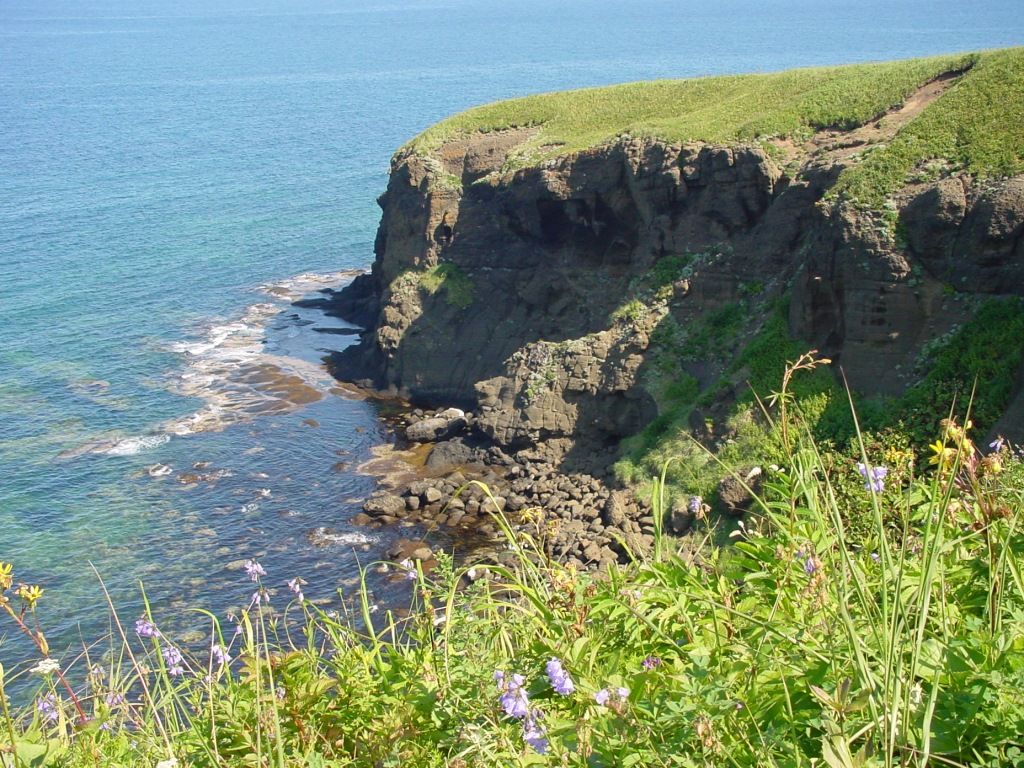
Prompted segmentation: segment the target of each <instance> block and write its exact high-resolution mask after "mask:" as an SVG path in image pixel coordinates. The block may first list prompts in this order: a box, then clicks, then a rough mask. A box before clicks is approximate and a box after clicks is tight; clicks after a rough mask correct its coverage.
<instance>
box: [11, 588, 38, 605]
mask: <svg viewBox="0 0 1024 768" xmlns="http://www.w3.org/2000/svg"><path fill="white" fill-rule="evenodd" d="M43 591H44V590H43V588H42V587H40V586H36V585H33V586H31V587H30V586H29V585H28V584H19V585H18V589H17V590H15V592H14V594H16V595H17V596H18V597H20V598H21V599H22V600H24V601H25V602H26V603H27V604H28V607H29V608H35V607H36V602H38V600H39V598H41V597H42V596H43Z"/></svg>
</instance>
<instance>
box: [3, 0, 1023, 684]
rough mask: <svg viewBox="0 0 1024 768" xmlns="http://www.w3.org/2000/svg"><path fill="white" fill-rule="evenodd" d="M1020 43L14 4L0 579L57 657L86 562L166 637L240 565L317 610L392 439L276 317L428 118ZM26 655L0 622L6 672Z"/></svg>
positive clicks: (661, 18)
mask: <svg viewBox="0 0 1024 768" xmlns="http://www.w3.org/2000/svg"><path fill="white" fill-rule="evenodd" d="M1022 43H1024V16H1022V14H1021V13H1020V4H1019V0H990V1H986V2H977V3H964V2H962V0H955V1H954V0H930V1H927V2H924V1H921V2H910V1H909V0H829V2H821V1H820V0H815V1H813V2H812V1H811V0H773V2H770V3H765V2H753V0H714V1H711V0H671V1H666V0H629V2H621V1H620V2H608V0H586V1H585V0H544V1H543V2H542V1H541V0H515V2H507V1H506V2H499V1H497V0H392V1H391V2H388V1H384V2H356V1H350V0H202V2H200V1H199V0H179V2H175V3H167V2H155V0H63V1H62V0H5V2H4V3H2V4H0V417H2V421H0V425H2V427H0V561H11V562H13V563H14V564H15V566H16V568H17V571H18V575H19V576H20V578H21V579H23V580H25V581H28V582H33V583H35V582H38V583H40V584H42V585H43V586H45V587H46V589H47V592H46V595H45V597H44V600H43V601H42V603H41V610H42V617H43V625H44V628H45V629H46V630H47V631H48V633H49V634H50V637H51V641H52V643H53V645H54V648H55V649H56V650H57V651H58V652H59V651H62V650H64V649H66V648H69V647H70V648H74V647H80V644H81V641H82V640H83V639H85V640H87V641H88V640H91V639H93V638H95V637H97V636H98V635H100V634H102V633H103V632H106V631H107V630H108V628H109V624H108V619H107V612H106V608H105V605H104V598H103V593H102V591H101V589H100V587H99V582H98V578H97V573H98V574H99V575H100V576H102V578H103V579H104V581H105V583H106V585H107V587H108V588H109V590H110V592H111V594H112V596H113V599H114V601H115V603H116V604H117V606H118V608H119V609H120V610H121V611H122V614H123V616H124V617H125V618H126V619H129V620H130V619H132V618H134V617H135V616H136V615H138V612H139V610H140V606H141V602H140V598H139V589H138V585H139V583H140V582H143V583H145V585H146V591H147V595H148V597H149V599H150V602H151V604H152V605H153V609H154V611H155V612H156V614H157V616H158V618H160V619H161V620H162V621H166V622H167V623H168V625H170V626H174V627H177V628H180V629H181V630H182V631H184V630H185V629H189V628H191V627H192V625H193V624H194V623H195V622H196V621H197V618H196V616H195V614H191V613H189V611H188V609H189V608H190V607H195V606H204V607H210V608H212V609H213V610H215V611H217V612H218V613H224V612H226V611H228V610H230V609H232V608H237V607H239V606H241V605H243V604H244V603H245V602H246V600H247V599H248V596H249V594H250V593H251V591H252V585H251V584H249V583H248V582H247V581H246V580H245V577H244V574H243V573H242V572H241V571H240V564H241V562H242V561H243V560H244V559H246V558H249V557H258V558H259V559H261V561H262V562H263V564H264V566H265V567H266V569H267V571H268V573H269V576H268V583H270V584H271V585H273V586H275V587H276V588H278V589H279V590H281V594H280V597H279V598H277V599H278V600H279V601H280V602H282V603H283V601H284V600H285V599H286V598H285V595H284V589H283V585H284V582H285V580H286V579H289V578H291V577H294V576H302V577H303V578H305V579H306V580H307V581H308V582H309V586H308V587H307V588H306V594H307V596H309V597H313V598H317V599H324V600H332V599H336V598H335V590H336V589H337V588H338V587H339V586H346V585H348V586H349V587H350V586H351V584H352V580H353V578H354V577H355V575H356V573H357V568H358V565H359V563H368V562H371V561H373V560H374V559H376V558H379V557H380V556H381V554H382V549H383V548H385V547H386V546H387V545H388V543H389V542H390V541H391V540H392V539H393V538H394V537H396V536H398V535H406V534H408V533H409V531H404V530H399V531H383V532H381V531H367V530H363V529H357V528H354V527H352V526H351V525H350V524H349V519H350V518H351V516H352V515H353V514H354V513H355V512H356V511H358V508H359V500H360V499H361V498H363V497H365V496H366V494H367V493H369V492H370V491H372V490H373V488H374V485H375V481H374V479H373V478H372V477H369V476H368V475H366V474H362V473H360V472H358V471H356V468H357V467H358V466H359V465H360V464H361V463H362V462H363V461H365V460H366V459H368V458H369V457H370V456H371V453H372V451H373V450H374V446H379V445H381V444H387V443H388V441H389V439H390V437H389V434H388V430H387V428H386V427H385V426H384V424H383V423H382V422H381V420H380V419H379V414H378V412H377V410H376V407H375V406H374V405H373V404H372V403H370V402H367V401H363V400H359V399H355V398H353V397H351V396H350V395H348V394H346V393H345V392H343V391H342V390H340V389H338V388H337V387H335V386H333V383H332V382H331V381H330V380H329V379H328V378H327V376H326V375H325V373H324V371H323V368H322V366H321V365H320V357H321V356H322V355H323V354H324V353H325V352H326V351H327V350H330V349H337V348H340V347H341V346H343V345H344V344H346V343H348V342H349V341H350V340H351V336H348V335H345V334H344V333H337V332H333V333H332V332H325V329H326V330H327V331H330V330H332V329H333V330H334V331H337V330H340V329H343V328H344V323H340V322H339V321H337V320H332V319H330V318H326V317H324V316H323V315H322V314H320V313H319V312H317V311H316V310H309V309H301V310H300V309H296V308H294V307H292V306H290V303H289V302H290V300H291V299H294V298H297V297H299V296H302V295H307V294H310V293H313V292H315V291H316V290H318V289H320V288H323V287H327V286H336V285H340V284H342V283H343V282H344V281H345V280H346V279H348V277H349V274H348V273H347V271H348V270H354V269H356V270H357V269H362V268H365V267H367V266H368V265H369V263H370V261H371V259H372V244H373V236H374V231H375V228H376V225H377V221H378V216H379V210H378V209H377V207H376V204H375V199H376V197H377V196H378V195H379V194H380V193H381V192H382V191H383V190H384V187H385V184H386V180H387V170H388V163H389V158H390V155H391V153H392V152H393V151H394V149H395V148H397V147H398V146H399V145H401V144H402V143H403V142H404V141H406V140H407V139H409V138H410V137H412V136H413V135H415V134H416V133H417V132H419V131H420V130H422V129H423V128H425V127H426V126H428V125H429V124H431V123H432V122H434V121H436V120H438V119H440V118H442V117H444V116H446V115H448V114H450V113H452V112H454V111H458V110H461V109H464V108H466V107H469V106H472V105H474V104H479V103H483V102H487V101H492V100H495V99H499V98H506V97H511V96H517V95H523V94H528V93H533V92H538V91H544V90H554V89H562V88H572V87H582V86H590V85H600V84H606V83H614V82H625V81H629V80H637V79H647V78H661V77H687V76H695V75H704V74H716V73H731V72H750V71H768V70H775V69H783V68H788V67H795V66H809V65H822V64H838V63H845V62H855V61H866V60H879V59H891V58H899V57H908V56H918V55H930V54H939V53H946V52H951V51H959V50H973V49H979V48H994V47H1004V46H1011V45H1020V44H1022ZM297 276H302V277H297ZM318 528H327V529H329V531H330V532H331V537H329V538H328V540H327V542H326V546H315V545H314V544H312V543H311V542H310V539H309V534H310V532H311V531H314V530H316V529H318ZM322 543H323V542H322ZM374 587H375V589H376V590H377V593H378V595H379V597H380V599H381V600H382V601H385V602H387V601H401V600H402V599H403V593H402V590H403V589H405V587H404V586H403V585H401V584H393V583H391V582H388V581H387V580H385V579H380V580H378V581H377V582H375V583H374ZM26 652H27V649H26V647H25V644H24V642H23V641H21V640H19V639H18V638H16V637H15V636H14V633H13V632H12V631H11V630H10V628H9V627H5V625H3V624H2V623H0V661H2V662H3V663H5V664H10V663H12V662H14V661H17V660H19V659H23V658H25V654H26Z"/></svg>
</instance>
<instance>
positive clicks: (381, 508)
mask: <svg viewBox="0 0 1024 768" xmlns="http://www.w3.org/2000/svg"><path fill="white" fill-rule="evenodd" d="M363 511H364V512H366V514H368V515H373V516H374V517H377V516H380V515H390V516H393V517H397V516H398V515H401V514H402V513H403V512H404V511H405V499H403V498H401V497H400V496H395V495H393V494H390V493H375V494H373V495H372V496H370V498H368V499H367V500H366V501H365V502H364V503H363Z"/></svg>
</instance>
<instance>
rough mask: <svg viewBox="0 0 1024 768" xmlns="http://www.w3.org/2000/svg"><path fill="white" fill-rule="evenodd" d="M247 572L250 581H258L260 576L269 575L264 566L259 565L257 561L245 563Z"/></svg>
mask: <svg viewBox="0 0 1024 768" xmlns="http://www.w3.org/2000/svg"><path fill="white" fill-rule="evenodd" d="M245 572H246V574H247V575H248V576H249V580H250V581H258V580H259V578H260V576H266V575H267V572H266V571H265V570H264V569H263V566H262V565H260V564H259V563H257V562H256V561H255V560H246V561H245Z"/></svg>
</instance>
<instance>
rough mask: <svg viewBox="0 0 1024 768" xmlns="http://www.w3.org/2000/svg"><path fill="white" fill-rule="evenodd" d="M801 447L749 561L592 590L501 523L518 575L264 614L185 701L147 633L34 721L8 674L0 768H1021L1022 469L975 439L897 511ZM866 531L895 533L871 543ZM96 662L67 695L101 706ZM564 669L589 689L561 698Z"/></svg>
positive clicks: (509, 571)
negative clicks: (329, 608)
mask: <svg viewBox="0 0 1024 768" xmlns="http://www.w3.org/2000/svg"><path fill="white" fill-rule="evenodd" d="M795 426H797V427H799V426H800V424H799V422H796V423H795ZM803 426H804V427H806V425H803ZM795 434H796V439H795V441H794V444H793V448H792V450H791V451H789V452H786V453H785V454H784V455H783V456H782V457H781V463H780V468H779V469H778V470H769V471H768V472H767V476H766V480H765V485H764V489H763V491H762V494H761V497H760V503H761V507H762V512H761V513H760V514H756V515H753V516H751V517H749V518H748V519H747V521H746V525H745V526H744V528H743V529H742V530H741V531H739V532H738V535H737V536H735V537H734V538H733V540H732V542H731V543H730V544H728V545H726V546H714V545H712V544H711V543H710V540H711V539H712V538H713V537H714V534H715V531H714V530H713V529H709V528H704V529H701V530H700V531H699V533H698V535H697V541H696V546H695V547H694V546H689V547H686V548H679V549H677V548H676V547H675V545H674V544H673V542H672V541H671V540H668V539H666V538H665V537H664V536H663V535H662V536H660V537H659V539H658V541H657V545H656V547H655V548H654V551H653V552H651V553H649V554H642V553H636V554H637V559H636V560H635V562H633V563H632V564H631V565H629V566H623V567H613V568H611V569H610V570H609V571H608V572H607V573H605V574H601V575H591V574H585V573H584V574H581V573H578V572H576V571H574V570H569V569H566V568H563V567H562V566H560V565H558V564H557V563H555V562H552V561H551V560H550V559H548V557H547V556H546V555H545V552H546V551H547V543H546V538H547V536H548V535H549V522H546V521H544V520H542V519H536V518H535V522H524V523H522V524H512V523H510V522H509V521H508V520H507V519H505V518H501V517H498V518H496V519H497V520H498V523H499V525H500V526H501V527H502V530H503V532H504V534H505V537H506V540H507V544H508V547H509V548H510V550H511V552H512V553H513V556H512V557H511V558H510V560H509V562H508V564H507V565H504V566H494V565H488V566H481V565H475V566H474V565H466V566H462V567H458V566H456V565H455V564H453V562H452V560H451V559H450V558H448V557H445V556H442V557H441V558H440V559H439V563H438V567H437V568H436V569H435V570H433V571H432V572H429V573H427V572H424V570H423V569H422V568H421V567H420V566H419V565H418V564H414V565H412V566H411V570H409V571H408V573H409V574H410V575H411V576H412V579H411V580H410V581H408V582H405V583H408V585H409V587H408V589H409V594H410V601H411V606H410V609H409V610H408V611H407V612H406V611H402V612H399V613H392V612H380V613H374V612H372V611H371V610H370V604H371V597H370V596H369V594H368V592H367V590H366V588H365V584H364V585H363V587H362V588H361V589H358V590H356V591H355V592H354V593H353V594H352V595H349V597H351V598H354V600H353V601H352V602H351V603H350V605H351V611H349V612H342V613H341V614H340V615H339V614H335V613H333V612H326V611H324V610H321V609H320V608H318V607H316V606H315V605H313V604H311V603H308V602H299V601H297V600H293V601H292V602H291V603H290V604H289V605H288V606H287V608H286V610H287V611H289V612H290V613H291V615H292V616H297V617H298V618H299V622H298V626H295V624H292V625H291V626H290V629H289V630H288V631H285V624H284V622H283V616H282V614H281V613H280V611H281V610H282V608H283V607H284V605H285V600H284V599H283V598H282V599H278V598H275V600H274V606H275V608H274V609H260V608H259V607H257V606H254V605H250V606H249V607H248V608H247V609H246V610H245V611H243V612H242V613H241V614H240V616H239V622H238V626H239V627H240V628H241V631H240V632H239V633H238V634H237V635H236V636H234V639H230V638H231V637H232V635H231V633H227V632H226V633H224V635H223V636H222V635H221V631H220V627H219V624H218V622H217V620H216V619H215V618H214V617H213V616H212V615H211V616H210V635H209V638H208V644H207V645H206V648H205V649H203V648H199V649H196V650H195V652H194V653H188V652H187V651H185V649H180V648H179V650H180V651H182V653H183V655H184V660H183V662H182V666H183V672H182V674H177V675H176V674H172V671H171V669H170V668H169V666H168V664H167V663H166V658H167V656H168V653H169V652H170V649H171V648H175V647H177V646H176V645H175V642H174V638H172V637H169V636H165V635H162V634H160V635H157V636H155V637H152V638H140V637H137V636H136V635H135V633H134V632H133V631H132V625H131V622H127V626H126V627H125V630H126V633H127V635H126V636H122V635H120V633H118V632H116V631H115V633H114V634H113V636H112V637H111V638H109V639H107V640H105V641H100V642H98V643H93V644H91V645H90V650H89V654H90V655H89V657H88V658H85V659H83V660H81V661H80V662H79V664H80V665H82V666H85V667H87V668H89V667H90V666H91V665H93V664H95V667H92V671H91V672H90V673H89V675H88V677H87V679H84V680H83V681H82V682H80V683H76V684H75V685H74V690H72V691H71V692H69V691H68V690H67V689H65V688H64V687H63V686H62V685H61V684H60V682H59V681H58V679H57V678H56V677H54V673H52V672H51V673H49V675H47V674H43V675H40V676H37V677H35V678H34V679H35V680H36V681H37V682H35V683H34V686H33V687H34V688H35V696H36V699H35V702H34V704H35V705H33V706H28V707H26V708H24V709H12V708H11V707H10V706H8V705H7V703H6V701H5V699H4V696H3V687H4V685H5V684H7V683H10V682H11V681H12V680H15V679H17V678H19V677H20V676H21V675H24V674H26V673H25V672H24V670H16V669H10V668H8V669H6V670H4V669H2V668H0V704H3V706H2V707H0V765H3V766H5V768H28V767H29V766H31V767H32V768H37V767H39V766H61V767H62V768H85V767H86V766H90V767H93V766H110V767H111V768H121V767H124V768H127V767H128V766H140V765H144V766H157V765H162V766H169V765H175V766H177V767H178V768H185V767H186V766H188V767H189V768H214V767H216V768H235V767H236V766H237V767H238V768H242V767H243V766H247V767H248V766H259V767H260V768H262V767H263V766H266V767H267V768H299V767H300V766H311V767H312V768H342V767H347V766H380V767H381V768H399V767H400V766H401V767H402V768H442V766H452V767H455V768H477V767H480V768H484V767H485V766H486V767H487V768H490V767H491V766H494V765H507V766H520V767H525V766H565V767H567V768H605V767H606V768H612V767H613V766H615V767H617V766H632V767H634V768H647V767H648V766H650V767H651V768H654V767H657V768H664V767H665V766H673V767H674V768H705V767H706V766H717V765H731V766H764V767H766V768H813V767H814V766H829V767H830V768H840V767H843V768H845V767H846V766H850V767H852V766H858V767H863V768H897V766H921V767H922V768H925V767H927V766H935V768H938V767H939V766H947V765H956V766H966V767H970V768H994V767H995V766H1021V765H1024V751H1022V743H1021V734H1022V733H1024V700H1022V699H1021V696H1020V691H1021V690H1022V688H1024V532H1022V528H1021V524H1022V523H1024V520H1022V509H1024V466H1022V465H1021V463H1020V461H1019V459H1016V458H1014V457H1013V456H1012V455H1011V452H1010V450H1009V449H1008V448H1004V449H1002V451H1001V453H1000V454H999V461H1000V463H1001V467H1000V468H998V469H999V471H997V468H996V466H995V465H994V464H993V460H992V459H991V457H989V458H986V459H985V460H984V461H980V462H979V461H978V459H980V458H981V457H980V456H978V454H977V453H976V452H975V449H974V447H973V446H972V445H971V444H970V443H967V442H966V441H964V439H963V437H964V435H963V433H961V432H959V431H951V432H947V433H946V434H945V435H944V436H941V437H942V438H943V440H944V443H945V446H946V449H947V451H948V452H949V453H948V456H949V462H948V463H947V464H944V465H941V466H939V467H936V468H933V469H930V470H929V471H927V472H926V473H924V474H922V475H918V476H911V475H909V474H907V473H901V472H899V471H897V468H896V467H895V466H891V467H890V474H889V475H888V477H887V478H886V481H885V487H884V489H883V490H882V492H881V494H875V493H872V492H869V491H867V490H865V489H863V487H861V488H860V490H859V493H856V494H850V495H840V494H837V493H836V487H837V484H839V483H846V482H849V481H850V480H851V477H852V482H853V483H854V484H855V485H859V484H860V479H859V476H858V475H857V473H856V470H855V469H854V468H853V466H852V464H853V462H855V461H863V462H865V463H867V464H869V465H871V466H878V465H880V464H883V463H887V462H888V459H887V458H886V456H884V455H882V454H879V453H875V452H874V451H873V449H872V447H871V446H870V445H869V444H868V443H864V442H859V441H858V442H857V444H856V451H855V452H854V453H852V454H850V455H849V456H847V457H846V459H847V463H839V464H832V463H828V462H826V461H823V459H822V456H821V454H820V452H819V451H818V447H817V446H816V444H815V443H814V441H813V440H811V439H810V438H809V437H808V431H807V429H806V428H804V429H799V428H798V429H797V430H796V432H795ZM657 490H658V483H657V482H656V483H655V491H657ZM654 498H655V516H656V519H658V520H660V519H661V518H662V516H663V514H664V507H663V506H662V505H661V504H660V495H659V494H657V493H655V496H654ZM850 507H856V508H857V509H856V510H851V509H850ZM883 512H891V514H893V515H894V516H895V525H888V524H887V523H886V518H885V517H884V515H883ZM852 514H861V515H864V516H866V517H867V518H868V519H869V520H870V523H871V524H870V525H869V526H868V528H867V531H866V532H865V533H864V534H863V535H861V536H859V537H856V538H855V537H853V536H851V532H850V530H849V529H848V528H847V526H846V525H845V522H844V521H845V520H846V519H847V518H848V517H850V516H851V515H852ZM483 568H486V569H487V573H488V574H489V576H488V577H485V578H477V580H476V581H475V582H473V583H472V584H471V585H469V586H465V582H464V581H463V577H465V576H468V575H469V574H470V573H473V574H474V575H475V576H477V577H479V575H480V573H481V569H483ZM399 571H400V573H405V572H406V571H405V570H404V569H402V568H399ZM17 576H18V574H17V573H13V574H12V573H11V571H10V570H9V569H7V568H6V566H4V565H3V564H0V577H2V578H0V596H2V597H4V598H7V599H8V600H9V603H7V606H8V607H9V610H8V611H7V616H8V618H10V619H11V620H12V621H14V622H18V621H21V622H23V623H27V625H29V626H31V627H33V628H34V627H37V626H41V627H45V626H46V624H47V623H48V618H49V617H48V616H47V615H46V612H45V605H46V597H45V595H44V596H43V597H42V598H41V599H40V600H38V601H34V602H33V604H32V606H31V607H25V606H23V605H22V603H23V602H24V598H22V597H20V596H19V594H17V592H16V590H15V587H14V586H13V584H14V583H15V581H16V579H17ZM460 585H461V586H460ZM254 586H255V587H256V588H257V589H259V590H260V592H261V593H262V594H266V593H265V592H264V590H267V589H274V588H277V589H279V591H280V592H282V593H284V592H285V588H284V577H283V576H281V575H279V574H274V573H270V574H262V575H261V576H260V577H259V583H258V584H256V585H249V584H248V582H247V581H243V583H241V584H240V585H239V590H240V591H242V590H245V592H246V593H248V591H250V590H251V589H252V588H253V587H254ZM18 592H20V590H18ZM36 603H38V604H36ZM0 605H2V604H0ZM23 607H24V608H25V610H24V611H23V610H22V608H23ZM5 610H6V609H5ZM149 618H151V619H153V620H154V622H155V623H157V624H159V621H160V618H161V617H160V616H159V615H158V616H156V617H153V616H151V615H150V616H149ZM213 644H224V645H227V646H228V652H229V654H230V656H232V657H233V658H232V659H231V661H230V662H229V663H228V664H226V665H224V664H221V663H219V662H218V661H217V660H216V659H214V658H211V653H210V650H209V649H210V647H211V646H212V645H213ZM73 655H74V654H70V655H69V656H68V658H65V659H61V666H62V669H63V670H64V671H65V672H67V671H69V669H70V670H71V672H70V673H69V676H70V678H71V679H72V680H82V678H83V677H84V675H81V674H74V667H73V666H72V664H73V662H72V657H73ZM552 659H556V660H557V661H558V662H559V663H560V664H561V666H562V667H563V668H564V670H565V672H567V673H568V675H569V676H570V677H571V679H572V681H573V686H572V690H568V691H564V692H562V693H560V692H558V691H556V690H555V689H554V688H553V685H552V683H551V681H550V680H549V679H548V677H547V676H546V674H545V668H546V666H547V664H548V662H549V661H550V660H552ZM496 671H501V672H503V673H504V675H505V677H504V679H505V680H506V681H508V680H510V679H511V678H512V676H513V675H514V674H521V675H522V676H523V682H522V688H521V691H522V694H517V693H516V692H515V691H513V692H512V697H511V698H513V699H514V696H516V695H525V696H526V698H527V699H528V706H526V707H525V710H526V711H527V712H529V713H530V719H531V720H532V723H533V726H534V729H533V731H532V732H531V733H532V735H533V736H536V737H537V738H538V739H542V740H543V742H542V743H541V742H534V743H535V744H539V745H540V746H541V747H543V750H542V751H538V750H537V749H536V748H535V746H533V745H531V744H530V743H529V742H527V741H526V739H525V738H524V735H530V733H528V732H527V731H525V730H524V723H523V719H522V717H521V716H519V717H517V716H515V715H510V714H508V713H507V710H506V709H505V707H504V706H503V705H502V701H501V696H502V694H503V690H502V689H501V687H500V685H498V684H496V683H495V672H496ZM504 692H505V693H508V690H507V689H505V691H504ZM76 703H77V705H78V706H79V707H81V712H82V716H80V715H79V714H78V712H77V710H76V707H75V704H76ZM39 704H42V706H38V705H39ZM172 760H173V761H176V762H171V761H172Z"/></svg>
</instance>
